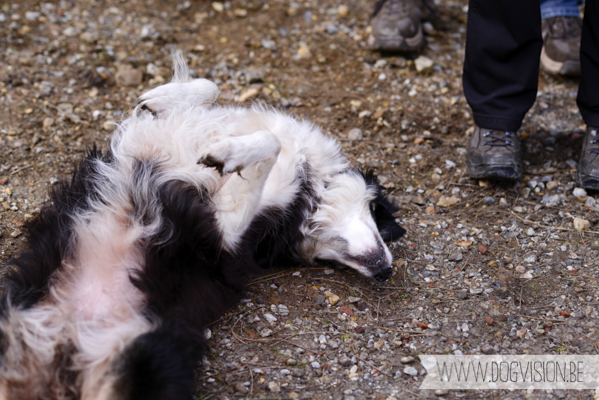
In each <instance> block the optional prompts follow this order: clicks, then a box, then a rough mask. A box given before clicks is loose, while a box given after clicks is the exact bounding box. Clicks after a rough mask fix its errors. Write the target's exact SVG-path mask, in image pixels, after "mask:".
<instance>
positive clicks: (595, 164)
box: [576, 126, 599, 190]
mask: <svg viewBox="0 0 599 400" xmlns="http://www.w3.org/2000/svg"><path fill="white" fill-rule="evenodd" d="M576 178H577V180H578V183H579V184H580V185H581V186H582V187H583V188H585V189H593V190H599V128H597V127H590V126H589V127H587V132H586V134H585V135H584V142H583V143H582V152H581V153H580V160H578V170H577V172H576Z"/></svg>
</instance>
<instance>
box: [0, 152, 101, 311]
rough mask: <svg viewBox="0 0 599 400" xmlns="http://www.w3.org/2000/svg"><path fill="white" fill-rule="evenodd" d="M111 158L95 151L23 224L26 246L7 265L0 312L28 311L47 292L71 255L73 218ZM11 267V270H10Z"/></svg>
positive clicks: (92, 195)
mask: <svg viewBox="0 0 599 400" xmlns="http://www.w3.org/2000/svg"><path fill="white" fill-rule="evenodd" d="M110 159H111V157H110V154H108V155H102V152H101V151H99V150H98V149H96V148H95V147H94V148H93V149H91V150H89V151H88V154H87V157H86V158H85V159H84V160H83V161H82V162H81V164H80V165H79V167H76V168H75V171H74V172H73V177H72V179H71V182H70V183H67V182H62V183H60V184H59V185H58V187H57V188H56V189H54V190H52V191H51V193H50V202H49V203H48V204H46V205H45V206H44V208H43V209H42V211H41V213H40V215H39V216H37V217H36V218H35V219H33V220H32V221H31V222H28V223H26V225H25V227H24V229H25V231H26V232H27V245H26V247H25V248H26V249H27V250H25V251H24V252H22V253H21V254H20V255H19V256H18V257H17V258H15V259H13V260H11V262H10V263H9V268H8V271H9V272H8V274H7V277H6V279H7V282H6V285H7V286H6V287H7V290H6V293H7V295H6V296H5V297H4V300H3V303H4V304H3V305H2V306H0V314H3V312H2V308H6V301H7V300H9V298H10V302H11V303H12V305H13V306H20V307H22V308H29V307H31V306H33V305H34V304H35V303H37V302H38V301H39V300H40V299H41V298H43V297H44V296H45V295H46V293H47V292H48V287H49V284H50V279H51V276H52V273H53V272H54V271H56V270H57V269H58V268H59V267H60V266H61V263H62V260H64V259H65V258H68V257H69V255H70V249H71V245H72V243H73V241H74V240H76V238H74V237H73V220H72V216H73V215H74V214H75V213H77V212H78V211H81V210H85V209H86V208H87V207H88V206H89V200H90V199H92V198H96V197H97V193H98V188H97V184H98V172H97V164H96V162H98V161H103V162H110ZM11 265H12V267H13V268H11V267H10V266H11Z"/></svg>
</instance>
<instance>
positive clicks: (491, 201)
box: [483, 196, 495, 206]
mask: <svg viewBox="0 0 599 400" xmlns="http://www.w3.org/2000/svg"><path fill="white" fill-rule="evenodd" d="M483 203H484V204H486V205H488V206H490V205H491V204H495V199H494V198H493V197H491V196H487V197H485V198H484V199H483Z"/></svg>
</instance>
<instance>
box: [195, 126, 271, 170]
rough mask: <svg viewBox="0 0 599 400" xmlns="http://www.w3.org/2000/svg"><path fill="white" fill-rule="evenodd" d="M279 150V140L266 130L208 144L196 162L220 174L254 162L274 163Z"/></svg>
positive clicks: (240, 168) (241, 168) (239, 168)
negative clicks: (214, 169) (203, 153)
mask: <svg viewBox="0 0 599 400" xmlns="http://www.w3.org/2000/svg"><path fill="white" fill-rule="evenodd" d="M280 151H281V142H280V141H279V139H277V137H276V136H275V135H273V134H272V133H270V132H268V131H257V132H254V133H252V134H250V135H244V136H236V137H229V138H226V139H224V140H222V141H220V142H218V143H214V144H212V145H210V146H209V147H208V148H207V149H206V153H205V155H204V156H202V157H201V158H200V159H199V161H198V164H203V165H205V166H207V167H212V168H216V170H217V171H218V172H219V173H220V174H221V176H222V175H225V174H230V173H232V172H237V174H238V175H240V176H241V174H240V172H241V170H243V169H244V168H246V167H248V166H251V165H255V164H256V163H260V162H262V163H264V162H266V163H267V164H271V165H272V163H274V161H275V160H276V158H277V156H278V155H279V152H280Z"/></svg>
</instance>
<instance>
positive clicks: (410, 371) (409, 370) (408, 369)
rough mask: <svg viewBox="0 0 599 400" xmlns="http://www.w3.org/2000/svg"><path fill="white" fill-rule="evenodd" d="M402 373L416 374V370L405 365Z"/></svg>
mask: <svg viewBox="0 0 599 400" xmlns="http://www.w3.org/2000/svg"><path fill="white" fill-rule="evenodd" d="M403 373H404V374H406V375H411V376H416V375H418V370H417V369H416V368H414V367H405V368H404V370H403Z"/></svg>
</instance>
